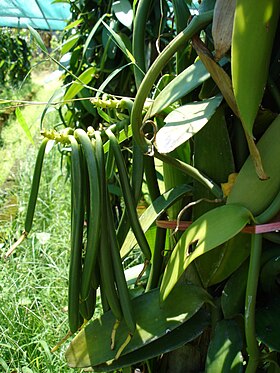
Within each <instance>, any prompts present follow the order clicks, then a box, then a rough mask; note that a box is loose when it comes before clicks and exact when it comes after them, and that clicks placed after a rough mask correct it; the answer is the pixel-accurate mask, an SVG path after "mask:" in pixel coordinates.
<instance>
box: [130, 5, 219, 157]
mask: <svg viewBox="0 0 280 373" xmlns="http://www.w3.org/2000/svg"><path fill="white" fill-rule="evenodd" d="M212 18H213V11H209V12H205V13H202V14H200V15H197V16H195V17H194V18H193V19H192V20H191V22H190V23H189V25H188V26H187V27H186V28H185V29H184V30H183V31H181V32H180V33H179V34H178V35H177V36H176V37H175V38H174V39H173V40H172V41H171V42H170V43H169V44H168V45H167V46H166V47H165V48H164V50H163V51H162V52H161V53H160V54H159V55H158V57H157V58H156V59H155V61H154V63H153V64H152V66H151V67H150V68H149V70H148V72H147V74H146V75H145V77H144V78H143V80H142V83H141V85H140V87H139V89H138V92H137V95H136V97H135V101H134V105H133V109H132V113H131V126H132V132H133V137H134V139H135V141H136V142H137V144H138V145H139V146H140V148H141V150H142V151H143V153H149V151H150V147H151V146H150V144H149V141H148V140H147V139H146V138H145V136H144V134H143V133H142V131H141V127H142V110H143V107H144V104H145V101H146V98H147V97H148V95H149V93H150V91H151V89H152V87H153V84H154V82H155V80H156V79H157V77H158V75H159V74H160V72H161V71H162V69H163V67H164V66H165V65H166V63H167V62H168V61H169V60H170V58H171V57H172V56H173V55H174V54H175V53H176V51H177V50H178V48H180V47H181V46H183V45H184V44H185V43H186V42H187V41H188V40H190V39H191V38H192V37H193V36H194V35H195V34H196V33H198V32H199V31H201V29H202V28H203V27H205V26H207V25H208V24H209V23H210V22H211V20H212Z"/></svg>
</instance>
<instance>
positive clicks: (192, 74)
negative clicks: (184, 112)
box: [145, 58, 228, 119]
mask: <svg viewBox="0 0 280 373" xmlns="http://www.w3.org/2000/svg"><path fill="white" fill-rule="evenodd" d="M227 62H228V61H227V59H225V58H223V59H222V60H221V61H220V65H221V66H223V65H225V64H226V63H227ZM209 77H210V74H209V72H208V71H207V70H206V68H205V66H204V65H203V63H202V62H201V61H197V62H195V63H194V64H192V65H191V66H189V67H188V68H187V69H186V70H184V71H183V72H182V73H181V74H179V75H178V76H176V77H175V78H174V79H173V80H172V81H171V82H170V83H169V84H168V85H167V86H166V88H164V89H163V90H162V91H161V92H160V93H159V94H158V96H157V97H156V98H155V100H154V102H153V104H152V105H151V107H150V108H149V110H148V112H147V114H146V116H145V118H146V119H148V118H150V117H153V116H154V115H155V114H157V113H159V112H160V111H162V110H163V109H165V108H166V107H167V106H169V105H171V104H172V103H173V102H175V101H178V100H179V99H180V98H182V97H184V96H185V95H186V94H188V93H190V92H191V91H193V90H194V89H195V88H197V87H198V86H199V85H200V84H202V83H203V82H204V81H205V80H207V79H208V78H209Z"/></svg>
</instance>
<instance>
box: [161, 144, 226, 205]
mask: <svg viewBox="0 0 280 373" xmlns="http://www.w3.org/2000/svg"><path fill="white" fill-rule="evenodd" d="M155 157H156V158H158V159H160V160H161V161H163V162H166V163H168V164H170V165H172V166H174V167H176V168H178V169H179V170H181V171H182V172H183V173H185V174H187V175H189V176H190V177H192V178H193V179H195V180H197V181H198V182H200V183H201V184H202V185H204V186H206V187H207V188H208V189H209V190H210V191H211V192H212V193H213V195H214V196H215V197H217V198H218V199H221V198H223V192H222V190H221V188H220V187H219V186H218V185H217V184H216V183H214V182H213V181H212V180H210V179H209V178H208V177H206V176H205V175H203V174H202V173H201V172H200V171H198V170H197V169H196V168H195V167H192V166H191V165H189V164H187V163H184V162H182V161H180V160H179V159H176V158H172V157H169V156H168V155H166V154H160V153H158V152H157V151H155Z"/></svg>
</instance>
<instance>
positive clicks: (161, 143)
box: [156, 95, 223, 153]
mask: <svg viewBox="0 0 280 373" xmlns="http://www.w3.org/2000/svg"><path fill="white" fill-rule="evenodd" d="M222 99H223V97H222V96H221V95H219V96H216V97H212V98H210V99H207V100H203V101H201V102H193V103H191V104H186V105H183V106H180V107H179V108H178V109H175V110H173V111H172V112H171V113H170V114H168V115H167V116H166V118H165V120H164V121H165V123H166V124H165V126H164V127H162V128H161V129H160V130H159V131H158V132H157V135H156V146H157V150H158V151H159V152H160V153H170V152H171V151H172V150H174V149H176V148H177V147H178V146H180V145H181V144H183V143H184V142H186V141H187V140H189V139H190V138H191V137H192V136H194V135H195V134H196V133H197V132H198V131H200V130H201V128H203V126H205V124H206V123H207V122H208V121H209V119H210V118H211V117H212V115H213V114H214V113H215V111H216V109H217V107H218V106H219V105H220V103H221V102H222Z"/></svg>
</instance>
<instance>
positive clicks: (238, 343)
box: [206, 320, 243, 373]
mask: <svg viewBox="0 0 280 373" xmlns="http://www.w3.org/2000/svg"><path fill="white" fill-rule="evenodd" d="M242 347H243V339H242V334H241V331H240V330H239V327H238V324H237V323H236V322H235V321H233V320H221V321H219V322H218V323H217V325H216V328H215V332H214V336H213V337H212V339H211V341H210V344H209V348H208V353H207V359H206V372H207V373H217V372H234V373H239V372H240V373H242V372H243V357H242V353H241V350H242Z"/></svg>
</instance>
